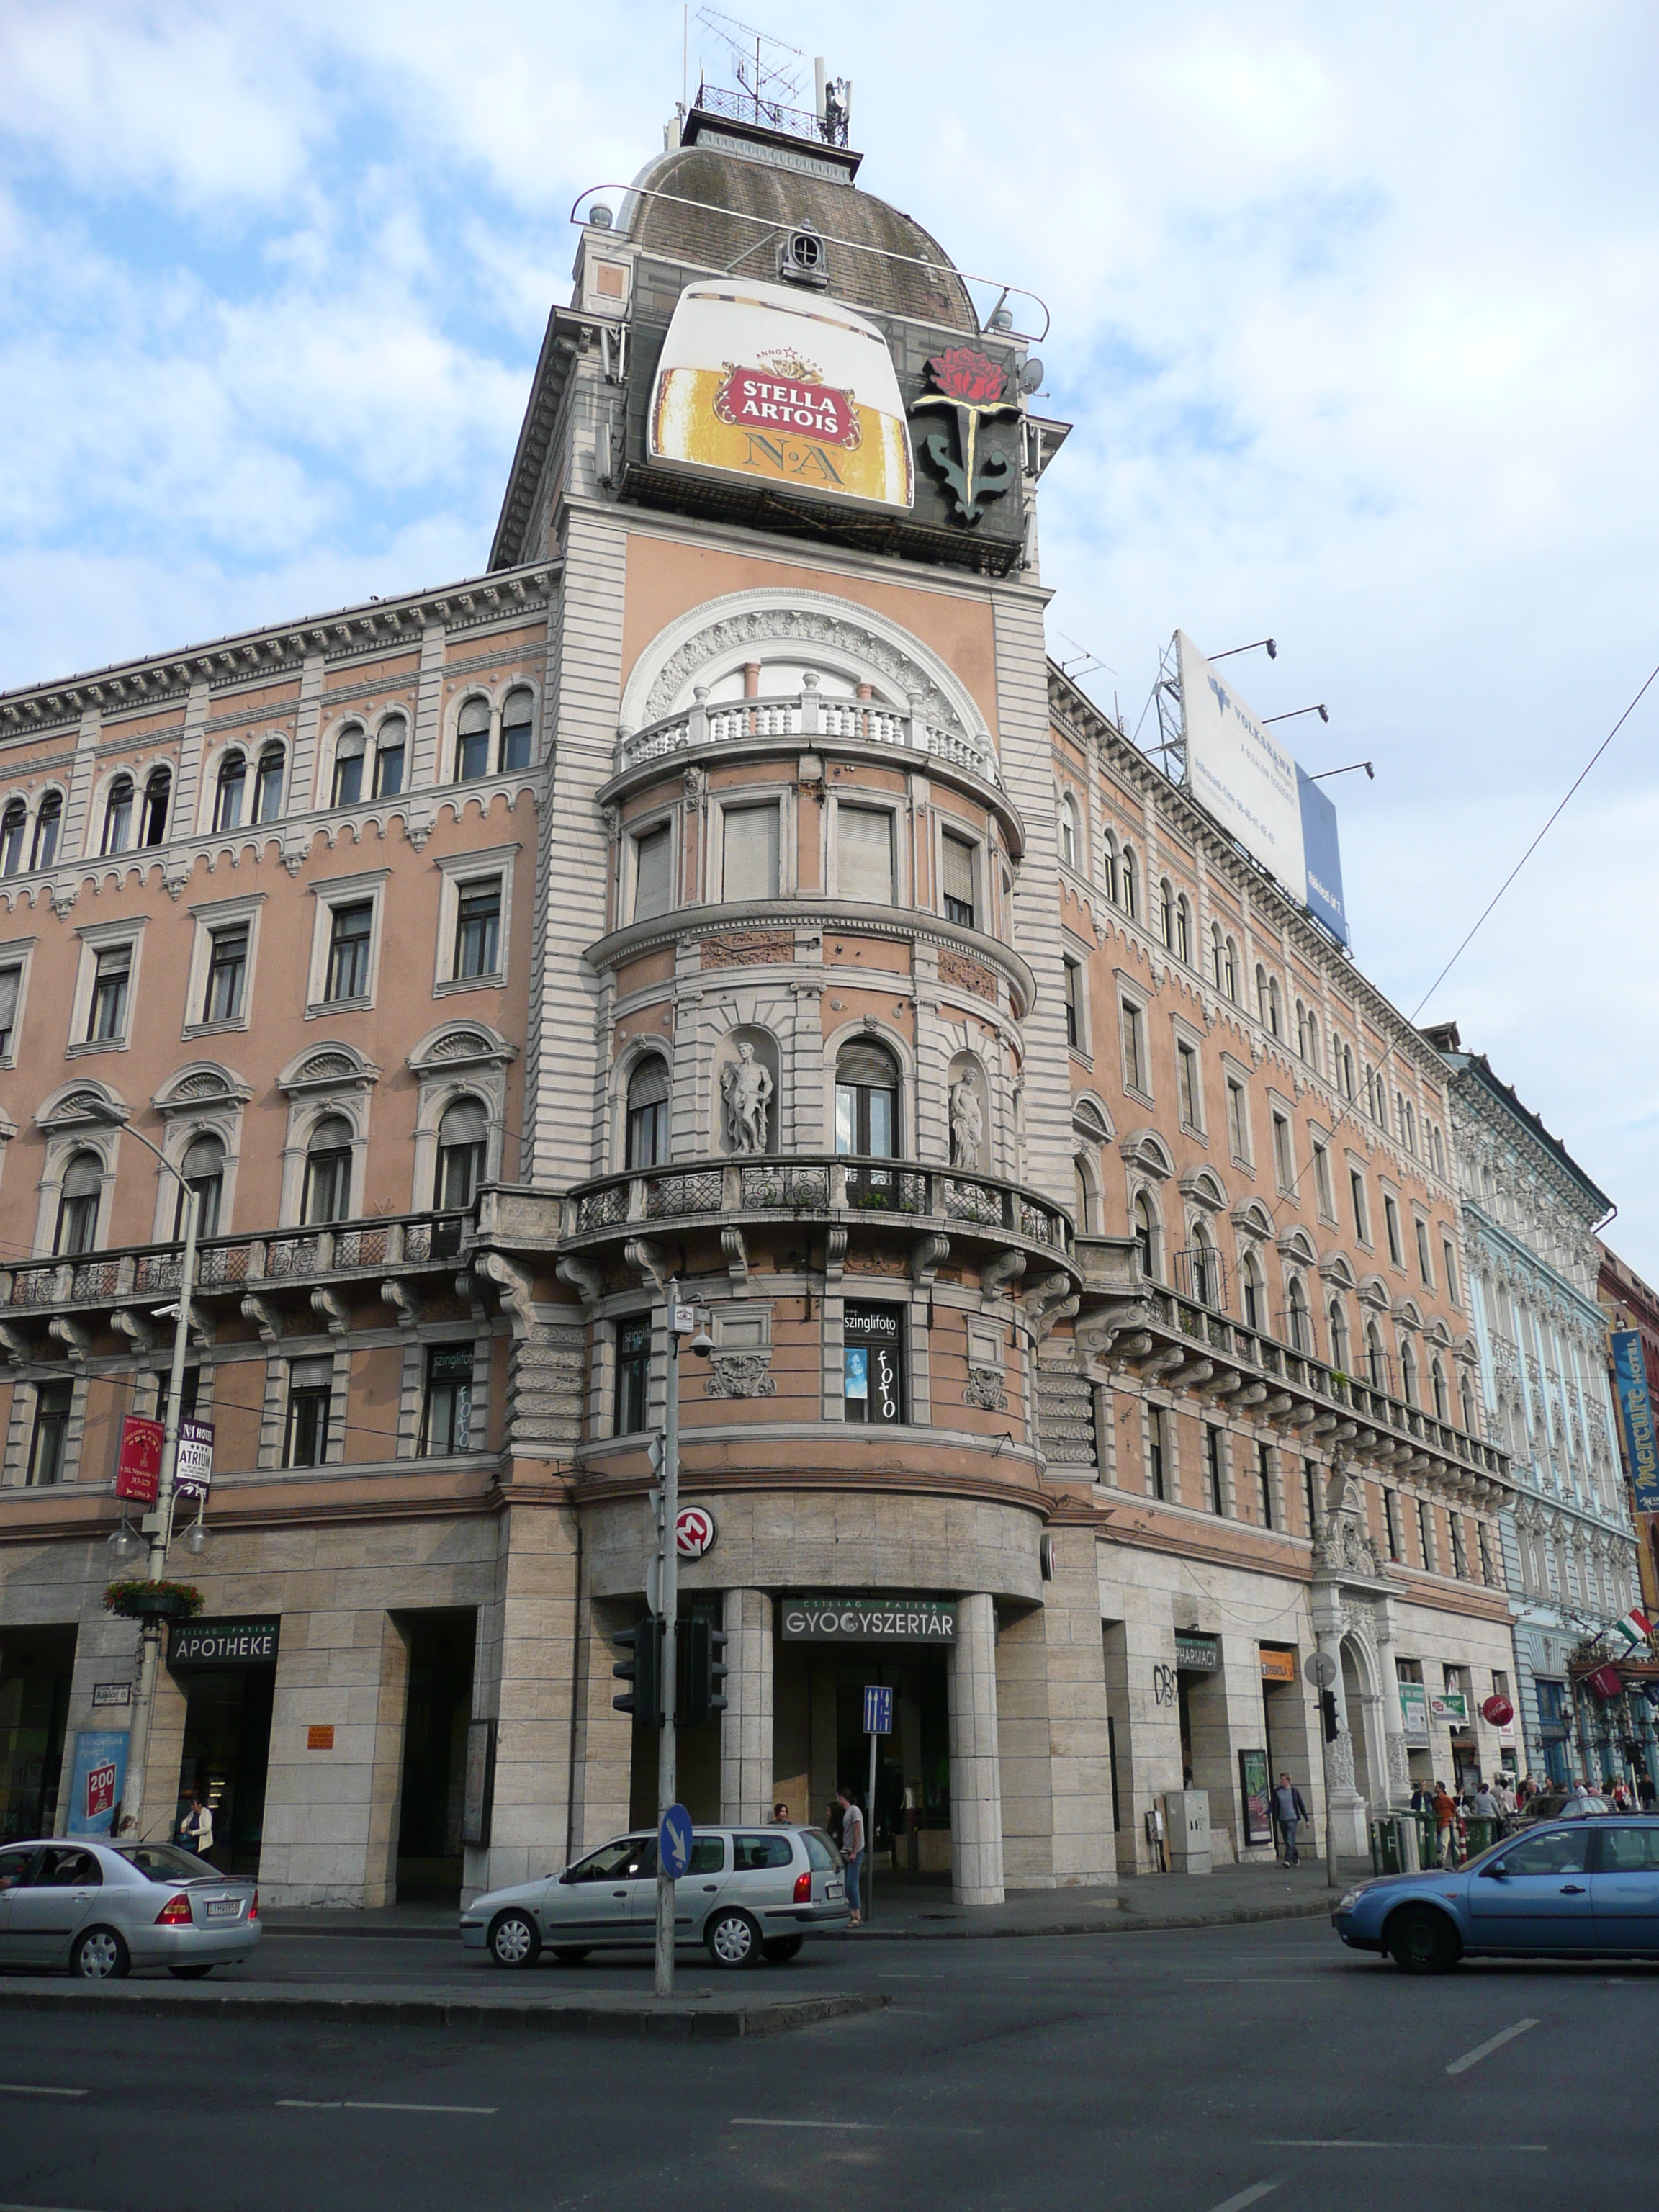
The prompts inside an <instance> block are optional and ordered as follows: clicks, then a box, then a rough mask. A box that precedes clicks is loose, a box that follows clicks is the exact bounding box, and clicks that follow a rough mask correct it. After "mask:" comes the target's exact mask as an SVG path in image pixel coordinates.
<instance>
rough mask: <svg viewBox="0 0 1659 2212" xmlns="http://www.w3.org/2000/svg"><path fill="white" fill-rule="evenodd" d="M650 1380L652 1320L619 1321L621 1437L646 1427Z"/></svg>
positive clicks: (645, 1317)
mask: <svg viewBox="0 0 1659 2212" xmlns="http://www.w3.org/2000/svg"><path fill="white" fill-rule="evenodd" d="M650 1380H651V1320H650V1316H649V1315H647V1314H641V1316H639V1317H638V1319H637V1320H633V1321H621V1322H617V1414H616V1431H617V1435H618V1436H619V1437H636V1436H638V1435H639V1434H640V1432H641V1430H642V1429H643V1428H644V1427H645V1423H646V1401H647V1391H648V1385H649V1383H650Z"/></svg>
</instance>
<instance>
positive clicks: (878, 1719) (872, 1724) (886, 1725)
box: [864, 1682, 893, 1735]
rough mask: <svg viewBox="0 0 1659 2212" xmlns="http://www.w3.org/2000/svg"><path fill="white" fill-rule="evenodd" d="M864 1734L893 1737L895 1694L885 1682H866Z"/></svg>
mask: <svg viewBox="0 0 1659 2212" xmlns="http://www.w3.org/2000/svg"><path fill="white" fill-rule="evenodd" d="M864 1733H865V1734H866V1735H891V1734H892V1733H893V1692H892V1690H891V1687H890V1686H889V1685H888V1684H887V1683H885V1682H866V1684H865V1686H864Z"/></svg>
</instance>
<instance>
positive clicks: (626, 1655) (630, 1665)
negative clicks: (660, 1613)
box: [611, 1613, 663, 1728]
mask: <svg viewBox="0 0 1659 2212" xmlns="http://www.w3.org/2000/svg"><path fill="white" fill-rule="evenodd" d="M662 1630H663V1624H662V1623H661V1621H660V1620H658V1618H657V1616H656V1615H655V1613H647V1615H646V1616H645V1619H644V1620H642V1621H641V1622H640V1623H639V1624H638V1626H636V1627H634V1628H624V1629H623V1632H622V1633H621V1634H620V1635H619V1636H613V1637H612V1638H611V1642H612V1643H613V1644H615V1645H616V1647H617V1650H619V1651H620V1652H621V1653H622V1654H623V1658H622V1662H621V1663H620V1664H619V1665H617V1666H615V1667H613V1668H611V1673H612V1674H614V1675H615V1676H616V1677H617V1680H618V1681H619V1682H626V1683H628V1684H629V1692H628V1694H627V1696H626V1697H621V1698H612V1699H611V1704H612V1705H614V1706H615V1707H616V1709H617V1711H618V1712H619V1713H632V1714H633V1716H634V1717H635V1720H638V1721H643V1722H644V1723H645V1725H646V1727H647V1728H660V1727H661V1726H662Z"/></svg>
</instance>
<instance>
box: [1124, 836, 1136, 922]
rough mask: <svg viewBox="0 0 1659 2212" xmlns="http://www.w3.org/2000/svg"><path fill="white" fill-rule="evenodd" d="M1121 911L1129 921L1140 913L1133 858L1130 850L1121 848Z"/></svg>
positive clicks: (1126, 847)
mask: <svg viewBox="0 0 1659 2212" xmlns="http://www.w3.org/2000/svg"><path fill="white" fill-rule="evenodd" d="M1122 876H1123V911H1124V913H1125V914H1127V915H1128V917H1129V919H1130V921H1134V920H1135V918H1136V916H1137V915H1139V912H1140V885H1139V879H1138V878H1137V876H1136V872H1135V856H1134V854H1133V851H1132V850H1131V848H1129V847H1128V846H1127V845H1126V846H1125V847H1124V848H1123V867H1122Z"/></svg>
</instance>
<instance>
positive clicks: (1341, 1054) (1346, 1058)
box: [1336, 1044, 1353, 1098]
mask: <svg viewBox="0 0 1659 2212" xmlns="http://www.w3.org/2000/svg"><path fill="white" fill-rule="evenodd" d="M1336 1056H1337V1059H1338V1060H1339V1061H1340V1064H1341V1080H1342V1096H1343V1097H1345V1098H1352V1097H1353V1052H1352V1048H1350V1047H1349V1046H1347V1045H1346V1044H1344V1045H1339V1046H1338V1047H1337V1052H1336Z"/></svg>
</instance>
